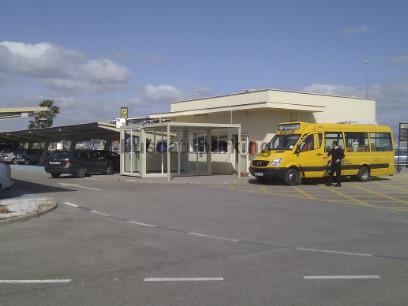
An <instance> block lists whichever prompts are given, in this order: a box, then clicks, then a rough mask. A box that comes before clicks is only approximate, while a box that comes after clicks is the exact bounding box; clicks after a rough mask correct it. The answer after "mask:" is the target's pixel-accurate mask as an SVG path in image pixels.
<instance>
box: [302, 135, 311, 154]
mask: <svg viewBox="0 0 408 306" xmlns="http://www.w3.org/2000/svg"><path fill="white" fill-rule="evenodd" d="M298 150H299V152H305V151H311V150H314V135H308V136H307V137H306V138H305V139H304V140H303V141H302V142H301V143H300V145H299V149H298Z"/></svg>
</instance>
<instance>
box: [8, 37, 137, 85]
mask: <svg viewBox="0 0 408 306" xmlns="http://www.w3.org/2000/svg"><path fill="white" fill-rule="evenodd" d="M0 74H8V75H13V76H15V77H19V76H23V77H30V78H34V79H38V80H40V81H45V84H46V85H49V86H50V87H51V88H52V89H54V90H62V91H65V90H66V89H67V87H69V89H70V90H71V91H72V93H76V92H79V93H83V92H84V91H85V92H90V91H92V90H95V89H98V87H97V86H95V84H94V83H96V82H98V81H101V80H103V81H105V82H110V83H122V84H124V83H126V82H127V81H128V80H129V78H130V71H129V70H128V69H127V68H126V67H123V66H120V65H118V64H117V63H115V62H113V61H111V60H109V59H89V58H88V57H86V56H85V55H84V54H82V53H81V52H79V51H76V50H70V49H66V48H63V47H60V46H57V45H54V44H50V43H38V44H26V43H21V42H9V41H3V42H0ZM85 87H87V88H85Z"/></svg>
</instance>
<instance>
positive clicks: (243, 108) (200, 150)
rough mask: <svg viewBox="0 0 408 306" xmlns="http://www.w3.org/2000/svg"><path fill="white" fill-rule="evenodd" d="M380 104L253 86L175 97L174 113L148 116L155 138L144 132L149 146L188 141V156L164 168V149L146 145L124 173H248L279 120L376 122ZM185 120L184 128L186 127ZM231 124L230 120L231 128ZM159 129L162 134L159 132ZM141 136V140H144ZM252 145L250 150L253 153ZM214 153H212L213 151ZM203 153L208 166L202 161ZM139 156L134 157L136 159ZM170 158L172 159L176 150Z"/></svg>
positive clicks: (131, 128) (128, 132)
mask: <svg viewBox="0 0 408 306" xmlns="http://www.w3.org/2000/svg"><path fill="white" fill-rule="evenodd" d="M375 107H376V105H375V101H374V100H371V99H365V98H359V97H344V96H333V95H321V94H313V93H305V92H291V91H282V90H272V89H264V90H248V91H244V92H240V93H235V94H230V95H223V96H214V97H208V98H200V99H193V100H186V101H178V102H174V103H172V104H171V107H170V112H167V113H160V114H151V115H149V116H147V119H149V120H151V122H155V124H156V125H155V128H156V130H155V129H154V128H153V125H152V126H151V127H150V128H149V132H148V134H149V135H150V138H152V139H149V135H147V134H146V133H144V137H147V138H146V139H145V140H146V141H147V142H149V145H151V143H152V141H155V143H154V144H153V146H152V148H156V145H157V141H161V142H163V141H165V140H168V141H169V142H170V141H173V142H175V143H180V142H182V143H184V144H187V146H184V148H185V150H184V151H183V152H182V154H183V156H180V154H179V156H178V159H177V158H176V157H174V162H175V163H177V166H176V167H175V168H174V170H172V169H171V168H172V167H171V166H169V167H168V168H167V166H166V165H165V166H163V162H161V164H162V166H161V169H154V170H153V168H154V166H153V165H154V164H155V162H153V160H154V158H153V155H154V154H153V153H158V152H157V150H156V151H155V152H150V153H149V152H148V148H147V147H146V154H147V155H146V156H147V157H146V156H144V154H145V153H143V156H144V157H143V158H142V159H144V161H143V162H140V163H139V164H140V165H141V166H140V168H139V169H136V168H135V167H136V165H133V166H132V167H130V168H129V167H128V166H129V165H130V164H129V163H130V161H129V163H127V165H128V166H126V162H125V165H124V168H123V173H124V174H129V175H133V174H134V173H137V174H138V175H139V174H140V175H141V176H144V175H147V174H149V173H156V174H157V173H159V174H160V173H161V174H165V173H164V172H166V175H167V176H170V172H171V171H175V169H177V173H178V174H182V173H184V174H192V173H195V172H196V171H193V170H194V169H201V170H202V171H198V172H199V173H204V174H205V173H207V174H217V173H219V174H225V173H233V172H236V173H238V174H239V173H246V172H247V168H248V165H249V162H250V159H251V154H252V153H255V152H252V151H251V148H252V145H253V144H255V145H256V147H257V149H256V151H258V150H259V149H260V148H261V147H262V144H263V143H266V142H268V141H269V140H270V139H271V138H272V136H273V134H274V132H275V131H276V130H277V128H278V124H279V123H281V122H288V121H305V122H326V123H335V122H359V123H376V113H375ZM165 122H173V123H178V124H177V131H176V132H174V133H172V132H171V130H170V131H169V130H168V128H167V127H168V126H169V125H168V124H167V125H166V124H165ZM157 123H159V124H158V125H157ZM160 123H161V124H160ZM183 123H185V130H184V131H183V130H182V129H181V127H182V126H183ZM192 123H193V124H194V126H193V125H191V124H192ZM217 124H218V125H219V127H218V128H217ZM226 125H230V128H228V127H227V126H226ZM200 126H201V128H200ZM141 128H142V129H145V126H143V125H142V126H140V125H129V126H126V127H124V128H123V134H122V137H121V139H122V138H123V137H125V134H126V135H128V136H127V137H129V135H136V134H134V131H136V130H139V131H140V129H141ZM238 131H239V133H238ZM170 133H172V134H171V135H170ZM158 134H160V135H161V136H160V137H157V135H158ZM146 135H147V136H146ZM139 136H140V135H139ZM139 136H135V137H139ZM171 139H172V140H171ZM128 140H129V139H127V141H128ZM123 141H125V139H123ZM132 141H134V140H132ZM137 141H139V142H141V141H142V139H141V138H140V139H138V140H137ZM143 143H144V141H143ZM250 144H252V145H251V146H250ZM144 145H146V143H145V144H144ZM238 147H240V149H239V150H238ZM248 149H249V151H250V152H249V153H250V154H247V153H248ZM127 153H130V151H129V152H127ZM208 154H209V155H211V158H209V157H208V156H207V155H208ZM125 155H126V154H125ZM148 155H150V159H151V162H150V164H151V165H152V167H150V169H149V166H148V164H149V162H148V160H147V159H146V158H149V157H148ZM128 157H130V155H128ZM158 157H159V155H157V158H158ZM126 158H127V157H126V156H125V159H126ZM200 158H201V162H203V163H205V165H203V164H200V165H198V164H197V163H198V162H199V160H200ZM134 160H135V159H132V163H134ZM162 160H163V156H161V161H162ZM165 160H166V161H171V160H172V158H171V153H169V156H168V158H166V159H165ZM173 165H174V163H173ZM200 167H201V168H200ZM160 170H161V171H160ZM163 170H165V171H164V172H163ZM198 172H197V173H198Z"/></svg>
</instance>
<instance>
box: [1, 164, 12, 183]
mask: <svg viewBox="0 0 408 306" xmlns="http://www.w3.org/2000/svg"><path fill="white" fill-rule="evenodd" d="M13 184H14V181H13V180H12V179H11V168H10V165H9V164H6V163H3V162H0V190H4V189H7V188H10V187H11V186H13Z"/></svg>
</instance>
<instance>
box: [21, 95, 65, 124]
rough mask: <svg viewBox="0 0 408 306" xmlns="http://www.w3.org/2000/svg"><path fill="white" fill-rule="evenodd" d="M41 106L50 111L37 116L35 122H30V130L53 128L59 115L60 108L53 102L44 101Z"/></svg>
mask: <svg viewBox="0 0 408 306" xmlns="http://www.w3.org/2000/svg"><path fill="white" fill-rule="evenodd" d="M39 106H42V107H48V111H45V112H39V113H37V114H35V115H34V116H33V117H34V119H33V120H30V124H29V126H28V128H29V129H42V128H47V127H50V126H52V124H53V121H54V118H55V117H56V116H57V114H59V111H60V109H59V107H58V106H56V105H54V101H53V100H43V101H41V102H40V104H39Z"/></svg>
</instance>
